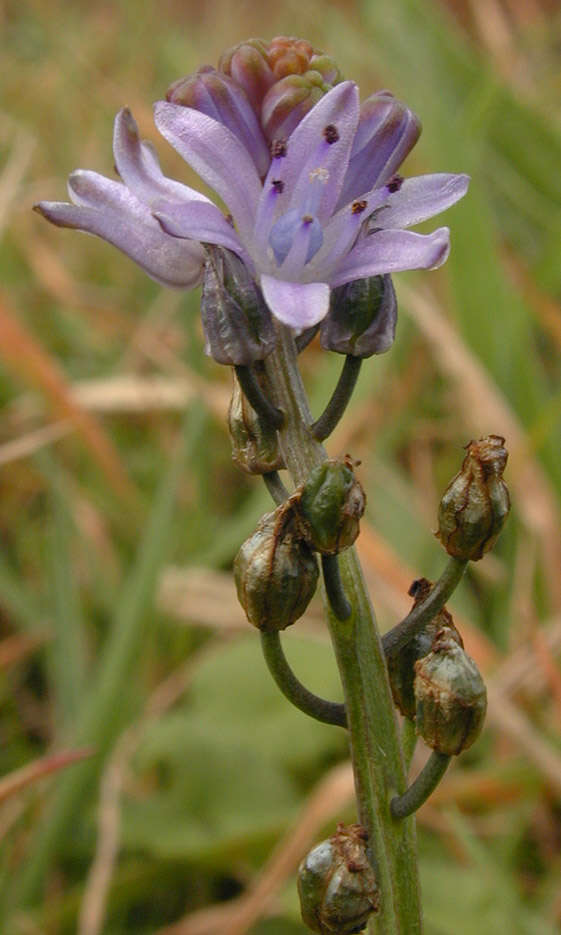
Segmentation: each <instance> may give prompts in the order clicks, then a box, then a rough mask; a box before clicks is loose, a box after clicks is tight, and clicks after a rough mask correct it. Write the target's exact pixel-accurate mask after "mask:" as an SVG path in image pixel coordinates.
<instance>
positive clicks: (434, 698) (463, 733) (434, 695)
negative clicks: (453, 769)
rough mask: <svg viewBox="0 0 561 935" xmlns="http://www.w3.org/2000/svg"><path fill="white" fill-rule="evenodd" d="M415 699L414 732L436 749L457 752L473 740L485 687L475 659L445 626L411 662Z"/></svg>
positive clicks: (484, 700) (484, 702)
mask: <svg viewBox="0 0 561 935" xmlns="http://www.w3.org/2000/svg"><path fill="white" fill-rule="evenodd" d="M415 699H416V715H415V723H416V730H417V733H418V734H419V735H420V736H421V737H422V738H423V740H424V741H425V743H426V744H427V745H428V746H429V747H432V749H433V750H436V751H437V753H443V754H445V755H446V756H453V755H457V754H458V753H461V752H462V751H463V750H467V749H468V748H469V747H471V745H472V744H473V743H474V742H475V740H477V738H478V736H479V734H480V732H481V728H482V727H483V721H484V720H485V712H486V710H487V691H486V689H485V684H484V682H483V679H482V678H481V675H480V673H479V669H478V668H477V666H476V664H475V662H474V661H473V659H471V658H470V656H468V655H467V653H466V652H465V651H464V650H463V649H462V647H461V646H460V645H459V644H458V643H457V642H456V640H455V638H453V637H452V636H450V635H449V634H448V633H447V632H446V629H444V630H443V631H441V633H440V634H437V636H436V639H435V640H434V643H433V647H432V651H431V652H430V653H429V654H428V655H427V656H425V657H424V658H423V659H420V660H419V661H418V662H417V663H415Z"/></svg>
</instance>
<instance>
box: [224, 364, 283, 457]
mask: <svg viewBox="0 0 561 935" xmlns="http://www.w3.org/2000/svg"><path fill="white" fill-rule="evenodd" d="M254 372H255V376H256V378H257V380H258V381H259V382H260V383H261V380H262V377H263V376H264V375H262V374H261V372H260V371H259V369H258V367H257V365H255V367H254ZM233 376H234V388H233V391H232V399H231V401H230V408H229V410H228V428H229V430H230V439H231V441H232V458H233V460H234V461H235V462H236V464H237V465H238V466H239V467H241V469H242V470H243V471H246V472H247V473H248V474H269V473H270V472H271V471H279V470H280V469H281V468H283V467H284V462H283V458H282V455H281V453H280V451H279V443H278V436H277V433H276V430H275V428H274V427H273V426H272V425H271V424H270V423H269V422H268V421H267V420H265V419H263V418H262V417H261V416H260V415H258V414H257V413H256V412H255V409H254V408H253V406H251V405H250V404H249V402H248V401H247V398H246V396H245V394H244V393H242V391H241V388H240V384H239V383H238V380H237V378H236V376H235V374H233Z"/></svg>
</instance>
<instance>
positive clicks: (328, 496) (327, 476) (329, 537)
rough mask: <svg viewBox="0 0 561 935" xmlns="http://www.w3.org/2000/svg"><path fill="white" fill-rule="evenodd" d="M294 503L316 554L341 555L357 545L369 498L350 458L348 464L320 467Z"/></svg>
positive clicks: (334, 462)
mask: <svg viewBox="0 0 561 935" xmlns="http://www.w3.org/2000/svg"><path fill="white" fill-rule="evenodd" d="M292 499H293V500H294V502H295V505H296V509H297V511H298V516H299V518H300V520H301V523H302V532H303V535H304V537H305V538H306V539H307V541H308V542H309V543H310V545H311V546H312V548H314V549H316V551H318V552H321V553H322V554H323V555H337V553H338V552H342V551H343V549H348V548H349V546H351V545H352V544H353V542H354V541H355V539H356V537H357V536H358V534H359V521H360V518H361V516H362V514H363V513H364V507H365V505H366V496H365V494H364V490H363V489H362V487H361V485H360V483H359V482H358V481H357V479H356V478H355V476H354V471H353V463H352V460H351V459H350V458H349V457H347V458H346V459H345V460H344V461H337V460H335V459H328V460H326V461H324V462H323V463H322V464H320V465H318V467H316V468H314V469H313V471H312V472H311V473H310V476H309V477H308V480H307V481H306V483H305V484H304V485H303V486H302V488H301V489H300V491H299V492H298V493H297V494H296V495H295V496H294V497H293V498H292Z"/></svg>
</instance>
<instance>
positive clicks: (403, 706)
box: [386, 578, 464, 720]
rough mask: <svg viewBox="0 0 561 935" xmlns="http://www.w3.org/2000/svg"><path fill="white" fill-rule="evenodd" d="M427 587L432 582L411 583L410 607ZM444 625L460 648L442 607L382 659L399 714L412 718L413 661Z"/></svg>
mask: <svg viewBox="0 0 561 935" xmlns="http://www.w3.org/2000/svg"><path fill="white" fill-rule="evenodd" d="M431 588H432V583H431V582H430V581H428V579H427V578H418V579H417V580H415V581H414V582H413V584H412V585H411V587H410V588H409V594H410V595H411V597H412V598H414V604H413V607H417V605H418V604H422V602H423V601H424V600H425V598H426V597H427V596H428V595H429V593H430V591H431ZM444 627H446V629H447V632H448V634H449V635H450V636H451V638H452V639H455V640H456V642H457V643H458V645H459V646H462V647H463V645H464V644H463V641H462V637H461V636H460V634H459V632H458V630H457V629H456V627H455V626H454V621H453V619H452V614H450V613H449V612H448V611H447V610H446V608H445V607H444V608H443V609H442V610H441V611H440V613H438V614H437V615H436V617H433V619H432V620H430V621H429V622H428V623H427V624H425V626H424V627H423V629H422V630H420V632H419V633H416V634H415V636H414V637H413V638H412V639H410V640H409V642H408V643H406V644H405V646H403V647H402V648H401V649H400V650H399V651H398V652H396V653H392V654H391V655H389V656H388V657H387V659H386V661H387V665H388V675H389V677H390V686H391V690H392V695H393V700H394V704H395V706H396V708H398V709H399V711H401V713H402V714H403V716H404V717H408V718H409V719H410V720H413V719H414V718H415V708H416V701H415V692H414V690H413V683H414V681H415V663H416V662H417V660H419V659H422V658H423V656H426V655H427V654H428V653H430V651H431V648H432V644H433V642H434V639H435V637H436V635H437V633H439V632H440V631H441V630H442V629H443V628H444Z"/></svg>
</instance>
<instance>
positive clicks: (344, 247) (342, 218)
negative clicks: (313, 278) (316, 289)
mask: <svg viewBox="0 0 561 935" xmlns="http://www.w3.org/2000/svg"><path fill="white" fill-rule="evenodd" d="M387 200H388V193H387V191H386V190H385V189H377V190H375V191H374V192H369V193H368V194H367V195H366V196H365V197H364V198H362V199H360V200H359V201H356V202H353V203H352V204H350V205H345V207H344V208H343V209H342V210H341V211H338V212H337V214H335V215H334V216H333V218H332V219H331V221H330V222H329V224H328V225H327V227H326V228H325V231H324V237H323V246H322V248H321V250H319V251H318V253H317V254H316V256H315V257H314V258H313V260H312V262H311V264H310V271H313V274H314V275H317V278H318V279H321V280H323V279H325V280H328V279H329V270H330V269H333V267H334V266H335V265H336V264H337V263H338V262H339V260H340V259H341V258H342V257H344V256H345V254H346V253H348V251H349V250H350V249H351V247H352V246H353V243H354V242H355V240H356V239H357V237H358V235H359V232H360V230H361V227H362V226H363V224H365V222H367V221H368V218H369V217H370V215H371V214H372V213H373V212H375V211H377V209H379V208H381V207H382V206H383V205H385V204H386V203H387Z"/></svg>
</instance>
